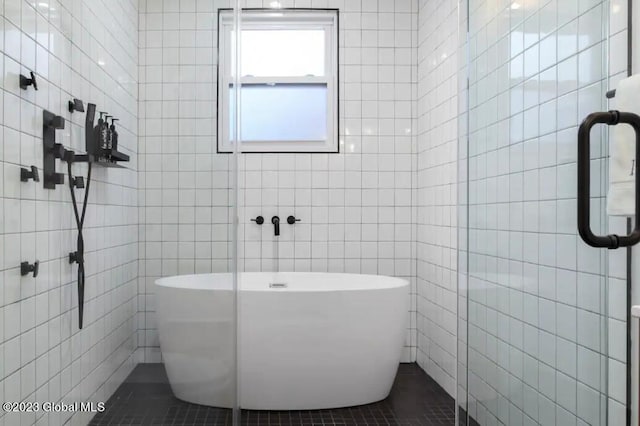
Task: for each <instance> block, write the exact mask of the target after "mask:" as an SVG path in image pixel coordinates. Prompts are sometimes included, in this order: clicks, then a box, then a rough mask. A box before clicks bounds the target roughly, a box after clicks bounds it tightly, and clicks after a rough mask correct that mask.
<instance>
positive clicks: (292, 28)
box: [218, 9, 338, 152]
mask: <svg viewBox="0 0 640 426" xmlns="http://www.w3.org/2000/svg"><path fill="white" fill-rule="evenodd" d="M219 29H220V32H219V40H218V60H219V61H218V75H219V78H218V152H232V151H233V144H234V143H235V142H234V141H233V139H234V138H230V137H229V135H230V134H232V133H233V129H234V128H235V122H234V119H235V114H234V113H233V111H234V107H235V105H234V104H235V94H234V87H233V79H232V75H233V70H232V69H231V67H232V65H233V55H234V53H233V47H234V46H233V39H234V33H233V31H234V29H233V15H232V13H231V12H230V11H228V10H223V11H220V14H219ZM239 75H240V87H241V90H240V131H241V134H240V139H241V141H242V143H241V149H240V151H241V152H338V84H337V83H338V15H337V11H333V10H332V11H327V10H278V11H274V10H273V9H268V10H267V9H265V10H247V11H243V13H242V24H241V54H240V73H239Z"/></svg>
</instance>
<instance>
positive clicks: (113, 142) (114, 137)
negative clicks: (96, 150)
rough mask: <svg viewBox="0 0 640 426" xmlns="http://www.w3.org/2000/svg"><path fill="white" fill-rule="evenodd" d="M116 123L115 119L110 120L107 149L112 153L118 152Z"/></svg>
mask: <svg viewBox="0 0 640 426" xmlns="http://www.w3.org/2000/svg"><path fill="white" fill-rule="evenodd" d="M116 121H118V119H117V118H112V119H111V127H110V129H109V132H110V134H111V138H110V139H109V142H110V143H109V149H110V150H113V151H117V150H118V132H117V131H116Z"/></svg>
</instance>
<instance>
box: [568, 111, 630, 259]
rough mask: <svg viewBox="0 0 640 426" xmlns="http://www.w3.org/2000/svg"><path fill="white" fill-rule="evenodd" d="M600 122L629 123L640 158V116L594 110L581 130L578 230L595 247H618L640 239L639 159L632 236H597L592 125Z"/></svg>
mask: <svg viewBox="0 0 640 426" xmlns="http://www.w3.org/2000/svg"><path fill="white" fill-rule="evenodd" d="M596 124H606V125H609V126H615V125H618V124H629V125H630V126H631V127H633V129H634V131H635V134H636V158H638V159H640V116H638V115H636V114H634V113H631V112H620V111H608V112H594V113H592V114H589V115H588V116H587V118H585V119H584V121H583V122H582V124H580V128H579V129H578V232H579V233H580V237H582V239H583V240H584V242H585V243H587V244H588V245H590V246H591V247H606V248H608V249H617V248H619V247H630V246H633V245H635V244H637V243H638V242H640V197H639V196H638V190H639V189H640V174H639V173H638V162H637V161H636V162H635V164H634V167H635V170H634V174H635V178H636V179H635V180H636V183H635V185H636V188H635V191H636V199H635V216H636V217H635V225H634V229H633V232H631V234H629V235H624V236H619V235H595V234H594V233H593V231H591V223H590V220H591V128H592V127H593V126H595V125H596Z"/></svg>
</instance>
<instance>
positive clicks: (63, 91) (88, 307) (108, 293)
mask: <svg viewBox="0 0 640 426" xmlns="http://www.w3.org/2000/svg"><path fill="white" fill-rule="evenodd" d="M137 9H138V5H137V2H136V1H132V0H116V1H112V2H104V1H90V0H82V1H80V0H78V1H69V0H64V1H58V0H47V1H46V2H31V1H23V0H6V1H4V2H0V26H1V27H2V31H1V35H2V36H0V70H1V71H0V75H2V80H1V81H0V283H2V285H1V286H0V287H2V288H0V324H2V326H1V327H0V400H2V401H16V402H19V401H34V402H35V401H38V402H45V401H54V402H59V401H63V402H65V403H70V402H76V401H78V402H79V401H94V402H99V401H106V400H107V399H108V398H109V396H110V395H111V394H112V393H113V391H114V390H115V388H116V387H117V386H118V385H119V384H120V383H121V381H122V380H123V379H124V377H126V375H127V374H128V373H129V371H130V370H131V369H132V368H133V365H134V357H133V355H134V351H135V348H136V328H137V324H136V321H135V320H136V312H137V306H136V299H137V276H138V264H137V259H138V253H137V245H138V240H137V234H138V229H137V228H138V225H137V220H138V218H137V214H136V211H137V180H138V173H137V158H136V154H137V149H138V141H137V125H138V122H137V91H138V87H137V62H138V49H137V47H138V46H137V45H138V40H137V37H138V34H137V33H136V27H137V17H138V13H137ZM29 71H34V72H35V73H36V74H37V77H36V79H37V83H38V91H35V90H34V89H33V87H30V88H28V89H27V90H21V89H20V87H19V74H25V75H29ZM72 98H79V99H82V100H83V101H84V103H85V107H86V104H87V103H88V102H93V103H95V104H97V105H98V109H99V110H101V111H108V112H109V113H111V114H112V115H114V116H116V117H118V118H119V119H120V121H119V133H120V146H121V150H122V151H124V152H125V153H127V154H129V155H130V156H131V162H130V163H128V164H127V168H126V169H118V170H117V169H105V168H99V167H96V168H94V171H93V179H92V182H91V188H90V195H89V205H88V208H87V217H86V221H85V231H84V235H85V258H86V273H87V280H86V290H85V305H84V328H83V329H82V330H79V329H78V309H77V306H78V300H77V290H76V278H77V272H76V267H75V265H70V264H69V261H68V256H69V252H71V251H75V246H76V235H77V234H76V230H75V221H74V219H73V210H72V206H71V199H70V194H69V188H68V186H67V185H60V186H58V187H57V188H56V189H55V190H48V189H44V188H43V182H42V179H43V171H42V161H43V158H42V157H43V155H42V111H43V109H47V110H49V111H51V112H53V113H55V114H59V115H62V116H63V117H64V118H65V120H66V125H65V128H64V130H57V131H56V136H57V140H58V142H61V143H63V144H64V145H65V146H66V147H67V148H72V149H74V150H78V151H84V147H85V145H84V141H85V139H84V118H85V115H84V114H83V113H78V112H76V113H73V114H70V113H69V111H68V101H69V100H70V99H72ZM31 165H35V166H37V167H38V169H39V174H40V179H41V181H40V182H39V183H35V182H33V181H29V182H21V181H20V167H27V168H29V167H30V166H31ZM65 167H66V166H64V165H62V164H59V165H58V168H59V170H58V171H60V172H62V171H63V168H65ZM86 171H87V169H86V165H77V166H74V172H75V173H76V174H80V175H84V176H86ZM78 196H79V197H83V196H84V192H83V191H82V190H80V191H78ZM36 259H37V260H39V261H40V271H39V275H38V276H37V278H33V277H32V276H30V275H29V276H24V277H21V275H20V263H21V262H22V261H28V262H30V263H32V262H33V261H35V260H36ZM72 414H73V413H70V412H51V413H46V412H44V411H43V410H40V411H38V412H32V413H23V414H15V413H5V411H2V412H0V424H2V425H7V426H8V425H17V424H21V425H31V424H39V425H40V424H41V425H61V424H65V423H72V424H86V423H87V421H88V420H89V419H90V417H91V413H77V414H73V417H72Z"/></svg>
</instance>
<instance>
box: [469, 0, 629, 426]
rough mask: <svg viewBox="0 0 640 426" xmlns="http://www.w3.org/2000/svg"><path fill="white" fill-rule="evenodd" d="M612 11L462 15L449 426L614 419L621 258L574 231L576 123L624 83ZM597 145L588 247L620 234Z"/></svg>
mask: <svg viewBox="0 0 640 426" xmlns="http://www.w3.org/2000/svg"><path fill="white" fill-rule="evenodd" d="M612 3H613V2H612ZM615 3H616V5H615V6H616V7H617V9H616V7H613V6H612V5H610V2H609V1H601V0H600V1H598V0H594V1H564V0H563V1H520V0H518V1H513V2H511V1H491V2H479V1H463V2H461V3H460V4H461V14H460V17H461V28H462V30H461V34H462V37H461V40H462V42H463V43H462V44H463V46H462V47H461V52H463V53H462V54H461V58H462V60H461V63H462V64H464V65H465V66H466V73H464V72H463V73H461V75H460V78H461V81H460V87H461V88H462V90H461V94H462V99H463V101H462V102H461V105H462V108H461V114H460V117H461V118H460V126H459V128H460V145H459V148H460V149H459V152H460V155H459V157H460V158H459V161H460V165H461V167H460V179H459V180H460V191H459V192H460V207H461V209H460V210H461V213H460V224H461V225H460V226H461V227H460V234H459V247H460V250H459V254H460V257H459V258H460V261H459V271H460V275H459V327H458V328H459V350H458V352H459V356H458V360H459V361H458V367H459V368H458V395H459V397H458V406H459V419H460V422H459V423H460V424H481V425H494V424H503V425H525V424H542V425H578V424H589V425H606V424H611V425H621V424H624V422H625V406H626V389H625V384H626V350H625V345H626V339H625V332H626V322H625V319H626V317H623V318H619V317H616V315H615V312H620V309H622V312H625V310H624V307H625V299H624V294H625V293H624V285H625V284H626V281H625V280H624V277H625V269H626V268H625V267H624V265H625V259H624V254H625V251H626V250H624V249H621V250H618V251H617V252H611V253H609V251H608V250H606V249H597V248H592V247H589V246H588V245H586V244H585V243H584V242H583V241H582V240H581V238H580V236H579V235H578V232H577V221H576V217H577V215H576V209H577V202H576V192H577V189H576V188H577V178H576V176H577V155H576V153H577V133H578V126H579V125H580V122H581V121H582V120H583V119H584V118H585V117H586V116H587V115H588V114H590V113H592V112H596V111H607V110H608V109H609V107H608V105H607V98H606V96H605V95H606V92H607V90H608V89H609V87H610V84H611V80H614V79H616V78H618V77H621V76H626V69H624V67H623V69H621V70H616V69H610V67H609V50H610V47H612V48H614V49H620V46H619V45H615V46H614V45H610V43H609V37H610V31H609V25H608V22H609V13H610V7H611V13H626V10H622V11H621V10H620V8H621V6H620V4H618V3H623V2H615ZM622 48H623V49H624V47H622ZM613 68H615V67H613ZM618 72H619V74H615V73H618ZM610 77H613V78H610ZM607 133H608V131H607V129H606V126H601V127H597V128H594V131H593V132H592V133H591V136H592V141H591V216H592V218H591V227H592V229H593V230H594V232H595V233H596V234H600V235H603V234H604V235H606V234H608V233H612V228H613V227H615V226H618V225H620V224H621V223H622V224H624V220H623V219H620V218H618V219H613V220H610V219H609V217H608V216H607V215H606V193H607V188H608V187H607V180H608V179H607V178H608V161H607V157H608V149H609V148H608V134H607ZM624 231H625V229H623V230H622V231H620V233H621V234H624V233H625V232H624ZM621 256H622V257H621ZM610 265H611V268H610ZM612 277H614V278H612ZM620 286H622V287H620ZM620 288H622V291H623V293H621V294H622V297H618V296H617V295H618V294H620V293H619V292H618V290H619V289H620ZM614 294H615V295H616V297H612V296H610V295H614ZM619 305H620V306H619ZM612 311H613V312H612ZM610 336H613V337H615V339H611V340H610V338H609V337H610Z"/></svg>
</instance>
